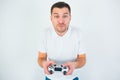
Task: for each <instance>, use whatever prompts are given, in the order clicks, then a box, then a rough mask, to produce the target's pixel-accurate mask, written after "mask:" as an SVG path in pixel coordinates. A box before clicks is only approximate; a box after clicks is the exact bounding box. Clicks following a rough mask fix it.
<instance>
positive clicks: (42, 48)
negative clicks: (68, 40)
mask: <svg viewBox="0 0 120 80" xmlns="http://www.w3.org/2000/svg"><path fill="white" fill-rule="evenodd" d="M39 51H40V52H43V53H46V31H45V30H43V31H41V34H40V44H39Z"/></svg>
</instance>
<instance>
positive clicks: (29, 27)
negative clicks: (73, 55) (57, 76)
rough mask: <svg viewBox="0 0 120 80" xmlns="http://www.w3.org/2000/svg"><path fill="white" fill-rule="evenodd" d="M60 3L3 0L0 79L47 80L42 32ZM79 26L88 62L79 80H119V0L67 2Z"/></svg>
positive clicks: (50, 0)
mask: <svg viewBox="0 0 120 80" xmlns="http://www.w3.org/2000/svg"><path fill="white" fill-rule="evenodd" d="M56 1H58V0H43V1H40V0H0V80H44V76H43V75H44V74H43V71H42V69H41V68H40V67H39V66H38V64H37V51H38V49H39V40H40V38H41V37H42V36H40V35H41V34H40V32H41V31H42V30H43V29H44V28H45V27H48V26H50V25H51V22H50V18H49V17H50V7H51V5H52V4H53V3H54V2H56ZM64 1H66V2H68V3H69V4H70V6H71V8H72V21H71V25H73V26H77V27H80V29H81V31H82V33H83V45H84V47H85V48H86V53H87V63H86V65H85V67H83V68H81V69H80V71H79V76H80V80H120V76H119V75H120V62H119V61H120V58H119V57H120V35H119V34H120V0H64Z"/></svg>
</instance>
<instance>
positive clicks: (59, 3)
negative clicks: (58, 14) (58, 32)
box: [51, 2, 71, 14]
mask: <svg viewBox="0 0 120 80" xmlns="http://www.w3.org/2000/svg"><path fill="white" fill-rule="evenodd" d="M63 7H66V8H68V10H69V12H70V13H71V8H70V6H69V4H67V3H65V2H56V3H54V4H53V5H52V7H51V14H52V11H53V9H54V8H63Z"/></svg>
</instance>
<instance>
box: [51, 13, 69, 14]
mask: <svg viewBox="0 0 120 80" xmlns="http://www.w3.org/2000/svg"><path fill="white" fill-rule="evenodd" d="M53 14H60V13H53ZM63 14H68V13H63Z"/></svg>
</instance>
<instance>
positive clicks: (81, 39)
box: [78, 29, 86, 54]
mask: <svg viewBox="0 0 120 80" xmlns="http://www.w3.org/2000/svg"><path fill="white" fill-rule="evenodd" d="M78 41H79V42H78V44H79V53H78V54H84V53H85V52H86V50H85V44H84V42H85V41H84V35H83V33H82V31H81V30H80V29H78Z"/></svg>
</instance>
